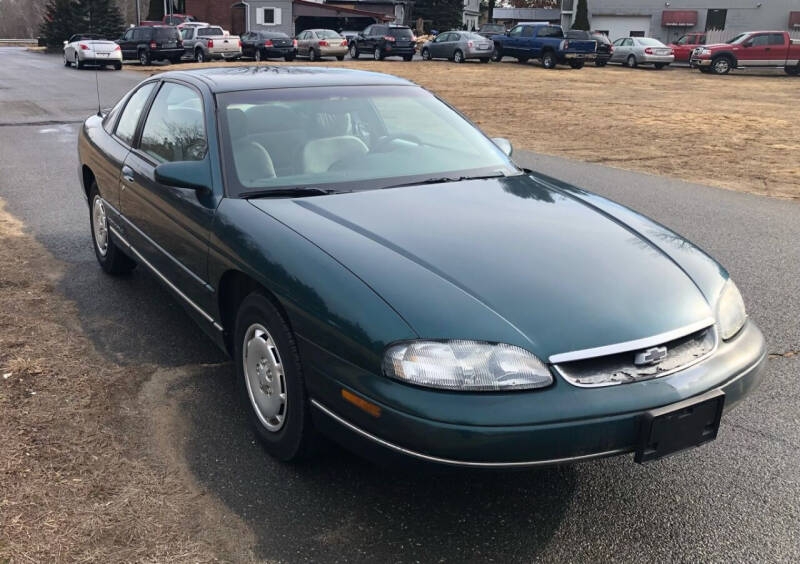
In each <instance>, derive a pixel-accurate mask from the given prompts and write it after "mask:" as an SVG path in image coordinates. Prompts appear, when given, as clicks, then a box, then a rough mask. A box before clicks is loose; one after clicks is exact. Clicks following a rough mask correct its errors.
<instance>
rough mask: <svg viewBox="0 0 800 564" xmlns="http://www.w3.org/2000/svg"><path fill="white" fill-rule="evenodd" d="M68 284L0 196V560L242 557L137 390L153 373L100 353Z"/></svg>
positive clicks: (167, 423)
mask: <svg viewBox="0 0 800 564" xmlns="http://www.w3.org/2000/svg"><path fill="white" fill-rule="evenodd" d="M61 274H62V268H61V266H60V264H59V263H58V262H57V261H56V260H54V259H53V258H52V257H51V256H50V255H49V254H48V253H47V252H46V251H45V250H44V249H43V248H42V247H41V246H40V245H39V244H38V243H37V242H36V241H35V240H33V239H32V238H31V237H30V236H28V235H26V234H25V233H24V232H23V229H22V225H21V224H20V222H19V221H17V220H15V219H14V218H13V217H12V216H10V215H9V214H8V213H7V212H5V211H4V207H3V202H2V200H0V453H1V456H0V562H3V563H5V562H13V563H17V562H74V561H81V562H83V561H88V562H131V561H137V562H141V561H169V562H207V561H217V560H219V559H220V558H227V557H230V555H231V554H236V553H237V552H238V557H239V558H242V557H243V556H242V555H243V553H245V552H246V546H247V545H248V539H247V533H246V532H243V531H236V532H235V533H232V532H231V526H230V525H228V526H227V527H223V526H222V525H221V524H220V523H221V521H220V520H221V517H220V515H223V514H224V510H222V509H221V508H219V507H218V506H217V505H216V503H215V502H213V501H211V500H210V499H209V498H208V497H206V496H204V495H203V493H202V492H201V491H200V490H199V489H198V488H197V487H196V485H195V484H194V483H193V481H192V479H191V476H190V475H189V472H188V471H186V470H185V468H184V467H183V464H182V457H181V451H180V441H176V440H174V437H171V436H170V435H171V432H170V430H172V431H173V433H172V434H174V431H175V430H176V429H178V428H179V426H180V422H179V421H174V420H172V419H174V418H175V415H174V414H172V415H170V414H168V413H165V412H164V410H163V409H161V408H160V407H159V405H158V402H157V401H156V399H154V398H152V397H147V394H143V393H142V392H141V390H142V388H143V385H144V384H145V382H147V381H148V380H149V379H150V377H151V375H152V374H153V369H152V368H148V367H142V366H136V367H120V366H117V365H114V364H112V363H109V362H108V361H106V360H105V359H103V358H101V357H100V356H99V355H98V354H97V353H96V352H95V350H94V349H93V347H92V345H91V343H90V341H88V340H87V338H86V337H85V336H84V335H83V333H82V331H81V328H80V326H79V323H78V321H77V316H76V312H75V310H74V307H73V304H72V303H71V302H68V301H67V300H65V299H64V298H62V297H61V296H60V295H59V294H58V293H57V292H56V291H55V286H56V284H57V282H58V280H59V278H60V277H61ZM152 386H153V384H150V387H152ZM146 388H147V386H145V389H146ZM156 389H158V388H157V387H156ZM150 396H152V394H150ZM151 400H152V401H151ZM228 522H229V523H230V522H231V519H230V518H228ZM233 522H235V519H234V520H233ZM234 543H237V544H234ZM239 544H241V545H242V546H244V547H245V548H244V549H242V548H239ZM221 555H222V556H221Z"/></svg>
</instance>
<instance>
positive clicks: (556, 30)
mask: <svg viewBox="0 0 800 564" xmlns="http://www.w3.org/2000/svg"><path fill="white" fill-rule="evenodd" d="M537 35H538V37H564V31H563V30H562V29H561V28H560V27H556V26H552V25H548V26H542V27H541V28H539V33H538V34H537Z"/></svg>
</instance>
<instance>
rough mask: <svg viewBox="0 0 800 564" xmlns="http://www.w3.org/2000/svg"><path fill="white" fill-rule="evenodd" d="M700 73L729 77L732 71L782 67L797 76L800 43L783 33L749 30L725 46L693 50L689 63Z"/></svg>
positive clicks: (799, 69)
mask: <svg viewBox="0 0 800 564" xmlns="http://www.w3.org/2000/svg"><path fill="white" fill-rule="evenodd" d="M689 63H690V64H691V66H692V67H693V68H698V69H700V71H701V72H713V73H714V74H728V73H729V72H730V71H731V70H732V69H741V68H770V67H783V69H784V70H785V71H786V74H791V75H794V76H797V75H800V40H797V39H792V38H791V37H789V34H788V33H787V32H785V31H748V32H746V33H742V34H740V35H737V36H736V37H734V38H733V39H730V40H729V41H728V42H726V43H718V44H715V45H704V46H702V47H697V48H695V50H694V51H692V57H691V59H690V61H689Z"/></svg>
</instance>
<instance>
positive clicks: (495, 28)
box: [481, 24, 506, 33]
mask: <svg viewBox="0 0 800 564" xmlns="http://www.w3.org/2000/svg"><path fill="white" fill-rule="evenodd" d="M481 31H483V32H487V31H490V32H493V33H505V32H506V26H504V25H502V24H484V25H483V26H481Z"/></svg>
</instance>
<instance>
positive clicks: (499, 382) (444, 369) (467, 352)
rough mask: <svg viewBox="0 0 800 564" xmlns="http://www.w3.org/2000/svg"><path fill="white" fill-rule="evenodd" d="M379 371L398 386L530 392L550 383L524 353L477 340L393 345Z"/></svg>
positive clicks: (550, 378) (539, 364)
mask: <svg viewBox="0 0 800 564" xmlns="http://www.w3.org/2000/svg"><path fill="white" fill-rule="evenodd" d="M383 371H384V373H385V374H386V375H387V376H389V377H390V378H395V379H397V380H400V381H402V382H407V383H409V384H416V385H418V386H425V387H428V388H441V389H445V390H463V391H476V392H477V391H505V390H529V389H532V388H544V387H545V386H549V385H550V384H552V383H553V376H552V375H551V374H550V371H549V370H548V369H547V366H545V364H544V363H543V362H542V361H541V360H539V359H538V358H536V357H535V356H534V355H532V354H531V353H529V352H528V351H526V350H525V349H521V348H519V347H515V346H512V345H503V344H497V345H493V344H490V343H482V342H477V341H441V342H440V341H412V342H407V343H401V344H398V345H393V346H391V347H389V348H388V349H387V350H386V354H385V356H384V358H383Z"/></svg>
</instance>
